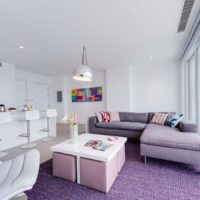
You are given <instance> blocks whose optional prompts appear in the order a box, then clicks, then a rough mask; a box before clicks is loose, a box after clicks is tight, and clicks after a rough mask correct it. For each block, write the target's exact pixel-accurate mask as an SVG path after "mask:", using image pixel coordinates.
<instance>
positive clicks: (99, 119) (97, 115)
mask: <svg viewBox="0 0 200 200" xmlns="http://www.w3.org/2000/svg"><path fill="white" fill-rule="evenodd" d="M95 115H96V117H97V121H98V122H99V123H101V122H102V121H103V119H102V115H101V112H96V113H95Z"/></svg>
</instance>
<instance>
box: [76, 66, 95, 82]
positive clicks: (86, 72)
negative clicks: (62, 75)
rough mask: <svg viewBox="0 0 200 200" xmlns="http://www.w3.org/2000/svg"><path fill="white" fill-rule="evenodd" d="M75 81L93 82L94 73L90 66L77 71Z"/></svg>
mask: <svg viewBox="0 0 200 200" xmlns="http://www.w3.org/2000/svg"><path fill="white" fill-rule="evenodd" d="M73 79H75V80H77V81H92V71H91V69H90V68H89V67H88V66H86V65H81V66H80V67H78V68H77V69H76V70H75V72H74V75H73Z"/></svg>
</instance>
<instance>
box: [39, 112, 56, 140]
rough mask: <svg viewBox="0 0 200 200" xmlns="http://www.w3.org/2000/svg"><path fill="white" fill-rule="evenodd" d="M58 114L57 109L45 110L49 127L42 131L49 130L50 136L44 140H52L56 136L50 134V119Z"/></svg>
mask: <svg viewBox="0 0 200 200" xmlns="http://www.w3.org/2000/svg"><path fill="white" fill-rule="evenodd" d="M57 115H58V114H57V111H56V109H48V110H47V111H46V112H45V116H44V117H46V119H47V129H45V130H42V131H45V132H47V133H48V136H47V137H46V138H44V139H43V140H42V141H43V142H48V141H51V140H53V139H54V138H55V137H52V136H50V135H49V133H50V128H49V121H50V119H51V118H56V117H57Z"/></svg>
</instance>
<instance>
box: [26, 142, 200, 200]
mask: <svg viewBox="0 0 200 200" xmlns="http://www.w3.org/2000/svg"><path fill="white" fill-rule="evenodd" d="M27 195H28V197H29V199H30V200H105V199H108V200H135V199H137V200H145V199H147V200H199V199H200V174H197V173H195V172H194V171H193V170H192V169H191V168H190V167H189V166H187V165H183V164H178V163H173V162H167V161H161V160H156V159H148V160H147V165H144V163H143V162H142V161H141V159H140V156H139V144H135V143H127V144H126V163H125V165H124V167H123V169H122V171H121V172H120V174H119V176H118V177H117V179H116V181H115V182H114V184H113V186H112V188H111V190H110V192H109V193H108V194H104V193H101V192H98V191H96V190H93V189H90V188H87V187H85V186H82V185H78V184H76V183H72V182H68V181H66V180H63V179H59V178H56V177H53V176H52V160H49V161H47V162H45V163H43V164H42V165H41V168H40V172H39V177H38V180H37V183H36V184H35V186H34V188H33V189H32V190H31V191H28V192H27Z"/></svg>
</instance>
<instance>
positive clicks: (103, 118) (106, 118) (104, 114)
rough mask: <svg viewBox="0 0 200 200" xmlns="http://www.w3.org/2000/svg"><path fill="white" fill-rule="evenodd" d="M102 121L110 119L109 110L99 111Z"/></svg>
mask: <svg viewBox="0 0 200 200" xmlns="http://www.w3.org/2000/svg"><path fill="white" fill-rule="evenodd" d="M101 116H102V121H103V122H109V121H110V114H109V112H101Z"/></svg>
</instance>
